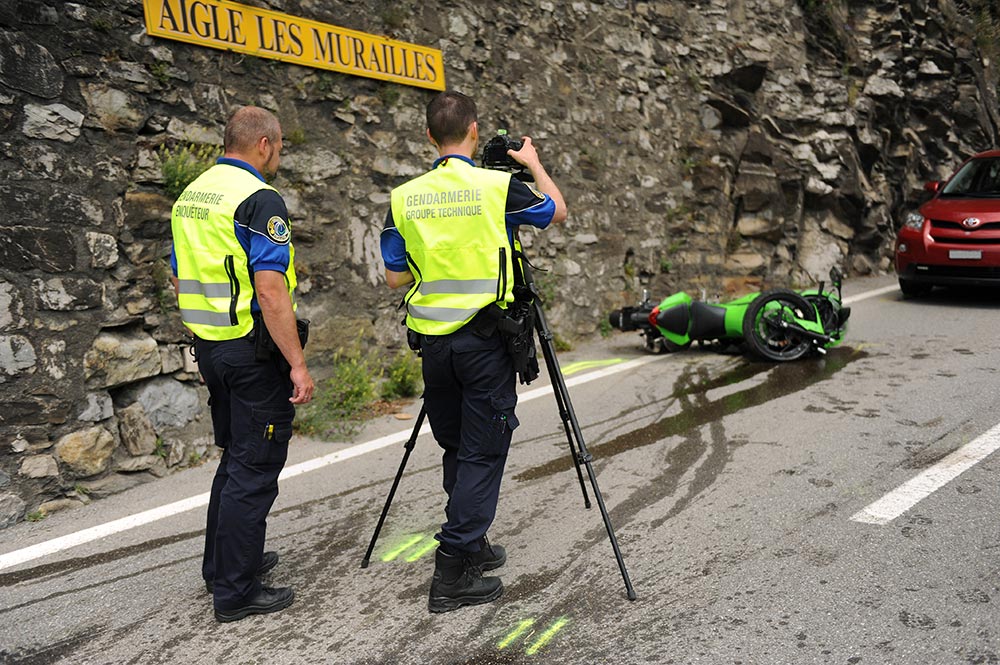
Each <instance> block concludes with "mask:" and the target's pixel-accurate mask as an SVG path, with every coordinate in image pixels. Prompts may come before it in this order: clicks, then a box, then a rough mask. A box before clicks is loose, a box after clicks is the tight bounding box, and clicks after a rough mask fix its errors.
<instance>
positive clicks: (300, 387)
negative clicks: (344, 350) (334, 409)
mask: <svg viewBox="0 0 1000 665" xmlns="http://www.w3.org/2000/svg"><path fill="white" fill-rule="evenodd" d="M254 289H255V291H256V292H257V302H258V303H259V304H260V312H261V314H263V316H264V325H266V326H267V331H268V332H269V333H271V339H273V340H274V343H275V344H277V345H278V350H280V351H281V355H283V356H284V357H285V360H286V361H287V362H288V365H289V366H290V367H291V368H292V371H291V373H290V378H291V380H292V385H293V386H294V389H293V391H292V396H291V397H290V398H289V399H288V401H289V402H291V403H292V404H305V403H306V402H308V401H309V400H311V399H312V395H313V390H314V389H315V385H314V384H313V380H312V377H311V376H309V370H308V369H306V358H305V355H304V354H303V353H302V345H301V344H300V343H299V333H298V329H297V328H296V325H295V312H294V311H293V310H292V300H291V298H290V297H289V296H288V286H287V285H286V284H285V275H284V274H283V273H280V272H277V271H274V270H258V271H257V272H255V273H254Z"/></svg>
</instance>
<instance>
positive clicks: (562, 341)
mask: <svg viewBox="0 0 1000 665" xmlns="http://www.w3.org/2000/svg"><path fill="white" fill-rule="evenodd" d="M609 325H610V324H609ZM552 345H553V346H554V347H555V349H556V351H559V352H565V351H572V350H573V344H572V342H570V341H569V340H568V339H566V338H565V337H563V336H562V335H560V334H559V333H553V334H552Z"/></svg>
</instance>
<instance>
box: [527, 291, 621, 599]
mask: <svg viewBox="0 0 1000 665" xmlns="http://www.w3.org/2000/svg"><path fill="white" fill-rule="evenodd" d="M535 313H536V319H535V321H536V329H537V330H538V337H539V339H540V340H541V344H542V353H543V354H544V356H545V364H546V365H547V366H548V368H549V377H550V378H551V379H552V391H553V393H554V394H555V396H556V404H558V405H559V409H560V412H564V413H565V416H564V418H563V425H564V427H566V429H567V436H568V435H569V431H570V429H572V432H573V437H569V439H570V450H571V451H572V452H573V453H574V457H573V462H574V464H576V471H577V473H578V474H579V473H580V463H581V462H582V463H583V464H584V465H586V467H587V476H588V477H589V478H590V486H591V488H592V489H593V490H594V497H595V498H596V499H597V506H598V507H599V508H600V509H601V518H602V519H603V520H604V528H605V529H606V530H607V532H608V539H609V540H610V541H611V548H612V549H613V550H614V552H615V560H616V561H617V562H618V570H620V571H621V574H622V580H623V581H624V582H625V593H626V595H627V597H628V599H629V600H635V589H633V588H632V581H631V580H630V579H629V576H628V570H626V568H625V559H624V558H622V552H621V549H620V548H619V547H618V538H616V537H615V530H614V527H612V526H611V517H610V516H609V515H608V509H607V507H606V506H605V505H604V497H603V496H602V495H601V490H600V488H599V487H598V486H597V475H596V474H595V473H594V467H593V465H592V464H591V460H592V459H593V458H592V457H591V455H590V453H589V452H588V451H587V444H586V443H584V441H583V432H582V431H580V422H579V421H578V420H577V419H576V412H575V411H574V410H573V402H572V401H571V400H570V398H569V389H568V388H566V380H565V379H564V378H563V375H562V370H561V369H560V368H559V359H558V358H556V352H555V348H554V347H553V344H552V334H551V333H550V332H549V330H548V325H547V324H546V322H545V315H544V313H543V312H542V308H541V305H539V304H538V301H537V300H535ZM574 437H575V439H576V443H577V445H578V446H579V453H577V452H576V450H575V448H574V446H573V438H574ZM580 485H581V487H582V486H583V478H582V475H581V478H580ZM583 493H584V498H586V496H587V490H586V489H584V492H583ZM588 507H589V502H588Z"/></svg>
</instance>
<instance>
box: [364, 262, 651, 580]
mask: <svg viewBox="0 0 1000 665" xmlns="http://www.w3.org/2000/svg"><path fill="white" fill-rule="evenodd" d="M521 268H522V270H523V273H524V282H525V285H526V286H527V287H528V289H530V291H531V292H532V293H533V294H534V300H533V301H532V302H533V307H534V311H535V332H537V333H538V340H539V342H540V343H541V345H542V356H543V357H544V358H545V367H546V369H548V372H549V379H550V380H551V382H552V393H553V394H554V395H555V398H556V406H557V407H558V408H559V417H560V418H561V419H562V423H563V429H564V430H565V432H566V440H567V442H568V443H569V450H570V454H571V455H572V457H573V464H574V465H575V466H576V474H577V477H578V478H579V479H580V489H581V490H582V491H583V502H584V506H585V507H586V508H590V497H589V496H588V495H587V486H586V485H585V484H584V480H583V471H582V469H581V464H582V465H583V466H585V467H586V468H587V475H588V477H589V478H590V486H591V487H592V488H593V490H594V497H595V498H596V499H597V505H598V507H599V508H600V509H601V517H602V518H603V519H604V527H605V528H606V529H607V531H608V538H609V539H610V540H611V547H612V549H614V552H615V559H616V560H617V561H618V569H619V570H620V571H621V574H622V579H623V580H624V581H625V592H626V595H627V596H628V599H629V600H635V590H634V589H633V588H632V582H631V581H630V580H629V577H628V570H626V569H625V560H624V559H623V558H622V553H621V549H620V548H619V547H618V539H617V538H616V537H615V530H614V528H613V527H612V526H611V518H610V517H609V516H608V509H607V508H606V507H605V505H604V497H603V496H601V490H600V488H599V487H598V486H597V475H596V474H595V473H594V467H593V465H592V464H591V462H592V460H593V457H592V456H591V454H590V453H589V452H588V451H587V444H585V443H584V441H583V433H582V432H581V431H580V423H579V421H577V418H576V412H575V411H574V410H573V403H572V402H571V401H570V398H569V390H568V389H567V388H566V380H565V379H564V378H563V375H562V370H561V369H560V367H559V360H558V359H557V358H556V352H555V346H554V344H553V339H554V338H553V335H552V332H551V331H550V330H549V326H548V323H547V322H546V320H545V313H544V312H543V311H542V306H541V303H540V299H539V296H538V290H537V288H536V286H535V282H534V278H533V276H532V273H531V269H530V267H529V265H528V262H527V260H524V259H523V258H522V260H521ZM425 415H426V411H425V409H424V407H423V406H421V408H420V415H419V416H417V422H416V425H414V427H413V432H412V433H411V434H410V438H409V439H408V440H407V442H406V443H405V444H404V450H405V452H404V453H403V459H402V461H400V463H399V470H398V471H396V478H395V479H394V480H393V481H392V488H391V489H390V490H389V496H388V497H386V500H385V506H384V507H383V508H382V515H381V516H380V517H379V520H378V524H377V525H376V526H375V533H373V534H372V539H371V542H370V543H369V544H368V551H366V552H365V558H364V559H362V561H361V567H362V568H367V567H368V563H369V562H370V560H371V555H372V551H373V550H374V549H375V541H377V540H378V535H379V532H380V531H381V530H382V525H383V524H384V523H385V517H386V515H387V514H388V513H389V506H390V505H392V499H393V497H394V496H395V494H396V488H397V487H398V486H399V480H400V478H402V476H403V470H404V469H405V468H406V462H407V460H409V458H410V453H411V452H412V451H413V447H414V445H416V442H417V437H418V436H419V434H420V427H421V425H422V424H423V422H424V416H425Z"/></svg>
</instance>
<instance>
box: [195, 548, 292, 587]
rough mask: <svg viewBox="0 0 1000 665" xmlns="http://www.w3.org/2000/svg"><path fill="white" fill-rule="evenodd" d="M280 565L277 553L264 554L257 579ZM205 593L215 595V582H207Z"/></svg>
mask: <svg viewBox="0 0 1000 665" xmlns="http://www.w3.org/2000/svg"><path fill="white" fill-rule="evenodd" d="M277 565H278V553H277V552H264V556H262V557H261V558H260V567H259V568H257V575H256V577H257V579H260V578H262V577H264V575H265V574H267V573H268V572H270V571H271V569H272V568H274V567H275V566H277ZM205 591H208V592H209V593H215V582H214V581H213V580H205Z"/></svg>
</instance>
